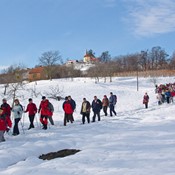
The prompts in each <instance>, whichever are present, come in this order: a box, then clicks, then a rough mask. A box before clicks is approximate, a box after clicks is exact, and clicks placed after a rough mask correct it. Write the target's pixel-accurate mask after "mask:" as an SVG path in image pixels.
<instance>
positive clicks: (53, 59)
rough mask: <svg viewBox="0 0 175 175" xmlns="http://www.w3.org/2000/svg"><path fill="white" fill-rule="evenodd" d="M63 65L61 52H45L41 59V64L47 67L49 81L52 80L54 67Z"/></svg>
mask: <svg viewBox="0 0 175 175" xmlns="http://www.w3.org/2000/svg"><path fill="white" fill-rule="evenodd" d="M58 61H59V62H60V63H61V62H62V58H61V55H60V53H59V51H48V52H44V53H43V54H42V55H41V57H39V64H40V65H42V66H44V67H45V71H46V74H47V77H48V79H50V80H52V76H53V70H54V66H55V65H56V64H57V63H58Z"/></svg>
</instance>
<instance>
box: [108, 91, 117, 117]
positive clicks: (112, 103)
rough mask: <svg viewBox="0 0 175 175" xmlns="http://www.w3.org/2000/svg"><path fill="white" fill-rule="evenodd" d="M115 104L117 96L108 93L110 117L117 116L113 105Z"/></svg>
mask: <svg viewBox="0 0 175 175" xmlns="http://www.w3.org/2000/svg"><path fill="white" fill-rule="evenodd" d="M116 103H117V96H116V95H113V93H112V92H110V97H109V109H110V116H111V117H112V116H113V113H114V115H117V113H116V111H115V105H116Z"/></svg>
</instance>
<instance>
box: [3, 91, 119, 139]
mask: <svg viewBox="0 0 175 175" xmlns="http://www.w3.org/2000/svg"><path fill="white" fill-rule="evenodd" d="M28 101H29V103H28V105H27V108H26V109H24V107H23V106H22V105H21V104H20V102H19V100H18V99H15V100H14V105H13V106H12V107H10V105H9V104H8V103H7V100H6V99H5V98H4V99H3V100H2V105H1V107H0V142H3V141H5V138H4V133H5V132H8V131H9V130H10V128H11V127H12V121H11V118H10V117H11V112H13V118H14V126H13V133H12V135H13V136H16V135H19V133H20V132H19V127H18V124H19V122H21V118H22V115H23V113H27V112H28V117H29V121H30V125H29V127H28V129H31V128H34V118H35V115H36V113H39V114H40V122H41V124H42V125H43V127H42V129H44V130H46V129H47V125H48V120H49V121H50V123H51V124H52V125H54V121H53V118H52V116H53V112H54V107H53V105H52V103H50V102H49V100H48V99H47V98H46V97H45V96H42V100H41V102H40V105H39V108H38V109H37V107H36V104H35V103H33V100H32V99H31V98H29V99H28ZM116 103H117V96H116V95H113V93H112V92H110V97H109V98H107V96H106V95H104V97H103V99H102V100H100V99H98V98H97V96H94V99H93V101H92V103H91V104H90V102H89V101H87V100H86V98H83V102H82V105H81V111H80V114H81V115H82V124H85V119H87V122H88V123H90V112H91V109H92V111H93V117H92V121H91V122H95V120H96V116H97V117H98V121H100V120H101V116H100V111H101V110H102V109H103V112H104V114H105V116H107V115H108V113H107V110H108V107H109V109H110V116H113V114H114V115H117V113H116V111H115V105H116ZM62 108H63V111H64V121H63V124H64V126H66V124H67V122H69V121H70V122H71V123H73V122H74V117H73V113H74V111H75V109H76V102H75V101H74V100H73V99H72V98H71V96H67V97H65V101H64V102H63V105H62ZM21 125H22V123H21Z"/></svg>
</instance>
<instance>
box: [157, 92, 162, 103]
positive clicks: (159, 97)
mask: <svg viewBox="0 0 175 175" xmlns="http://www.w3.org/2000/svg"><path fill="white" fill-rule="evenodd" d="M156 98H157V100H158V105H161V104H162V95H161V94H160V93H158V94H157V97H156Z"/></svg>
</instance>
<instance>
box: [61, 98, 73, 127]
mask: <svg viewBox="0 0 175 175" xmlns="http://www.w3.org/2000/svg"><path fill="white" fill-rule="evenodd" d="M62 107H63V110H64V126H66V123H67V122H69V121H70V122H71V123H73V118H72V114H73V108H72V105H71V103H70V101H69V99H68V97H65V101H64V102H63V106H62Z"/></svg>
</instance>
